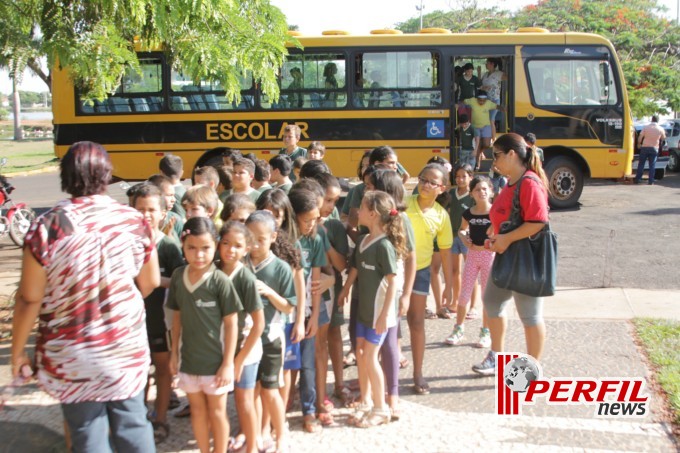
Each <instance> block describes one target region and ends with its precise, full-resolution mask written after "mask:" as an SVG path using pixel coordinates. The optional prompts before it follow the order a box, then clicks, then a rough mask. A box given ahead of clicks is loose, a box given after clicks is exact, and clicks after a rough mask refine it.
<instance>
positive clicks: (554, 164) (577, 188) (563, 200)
mask: <svg viewBox="0 0 680 453" xmlns="http://www.w3.org/2000/svg"><path fill="white" fill-rule="evenodd" d="M545 173H546V176H547V178H548V190H549V194H548V195H549V198H548V201H549V202H550V206H551V207H552V208H554V209H564V208H570V207H572V206H575V205H576V203H578V200H579V198H581V192H583V171H581V169H580V168H579V166H578V165H576V163H575V162H574V161H573V160H571V159H569V158H568V157H566V156H557V157H554V158H552V159H550V160H549V161H547V162H546V163H545Z"/></svg>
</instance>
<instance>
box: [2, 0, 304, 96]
mask: <svg viewBox="0 0 680 453" xmlns="http://www.w3.org/2000/svg"><path fill="white" fill-rule="evenodd" d="M287 29H288V28H287V25H286V20H285V16H284V15H283V14H282V13H281V11H280V10H279V9H278V8H276V7H274V6H272V5H270V4H269V1H268V0H128V1H125V2H116V1H110V0H70V1H69V0H11V1H9V0H8V1H1V2H0V45H1V46H2V52H1V56H0V66H4V67H7V68H8V69H9V72H10V77H12V78H13V79H15V80H16V79H17V78H18V77H20V74H21V73H22V72H23V70H24V69H25V68H26V67H28V68H30V69H31V70H32V71H33V73H35V74H36V75H37V76H38V77H40V78H41V79H42V80H43V81H45V83H46V84H47V86H48V87H50V69H49V68H53V67H54V65H56V64H58V65H60V66H62V67H67V68H68V70H69V72H70V75H71V77H72V78H73V80H74V84H75V86H76V87H78V89H79V93H80V95H81V96H82V97H83V98H84V99H104V98H106V97H107V96H108V95H110V94H112V93H113V92H115V90H116V88H117V87H118V86H119V85H120V82H121V79H122V77H123V75H124V74H125V71H126V69H128V68H130V67H132V68H133V69H134V70H137V71H139V62H138V61H137V57H136V54H135V48H136V47H137V48H139V49H140V50H151V49H163V51H164V52H165V53H166V54H167V56H168V58H169V61H171V62H172V63H173V65H174V66H175V67H177V68H181V69H182V71H183V72H184V73H185V74H188V75H189V76H190V77H191V78H192V80H193V81H194V82H195V83H198V82H199V81H200V80H207V81H212V82H216V81H219V82H220V83H221V84H222V86H224V87H225V90H226V92H227V96H229V97H232V98H234V99H238V97H239V95H240V94H239V93H240V87H239V75H240V74H241V73H242V71H243V72H250V73H252V74H253V77H254V79H255V80H256V81H258V82H259V83H260V86H261V88H262V89H263V91H265V92H266V93H267V94H269V95H270V96H272V97H274V98H276V97H278V92H279V87H278V84H277V81H276V72H277V70H278V68H279V67H280V66H281V64H282V62H283V58H284V55H285V54H286V48H285V43H286V42H287V41H290V40H291V38H290V37H288V35H287ZM41 58H46V60H47V63H48V66H47V67H48V69H47V70H43V69H42V68H41V65H40V59H41Z"/></svg>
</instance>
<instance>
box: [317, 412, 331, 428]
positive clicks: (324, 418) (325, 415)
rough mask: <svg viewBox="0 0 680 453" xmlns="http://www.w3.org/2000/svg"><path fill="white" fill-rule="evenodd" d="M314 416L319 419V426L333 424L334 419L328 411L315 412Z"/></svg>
mask: <svg viewBox="0 0 680 453" xmlns="http://www.w3.org/2000/svg"><path fill="white" fill-rule="evenodd" d="M316 418H317V419H318V420H319V423H321V426H324V427H325V426H334V425H335V420H333V414H331V413H330V412H320V413H318V414H316Z"/></svg>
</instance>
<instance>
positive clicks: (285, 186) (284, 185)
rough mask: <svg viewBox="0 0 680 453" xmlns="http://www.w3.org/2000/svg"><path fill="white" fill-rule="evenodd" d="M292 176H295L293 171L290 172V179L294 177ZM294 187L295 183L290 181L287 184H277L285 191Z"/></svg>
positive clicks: (278, 187)
mask: <svg viewBox="0 0 680 453" xmlns="http://www.w3.org/2000/svg"><path fill="white" fill-rule="evenodd" d="M292 176H293V172H291V173H290V176H289V178H290V179H293V178H292ZM292 187H293V183H290V182H289V183H287V184H281V185H277V186H276V188H277V189H281V190H283V191H284V192H286V193H288V192H290V189H291V188H292Z"/></svg>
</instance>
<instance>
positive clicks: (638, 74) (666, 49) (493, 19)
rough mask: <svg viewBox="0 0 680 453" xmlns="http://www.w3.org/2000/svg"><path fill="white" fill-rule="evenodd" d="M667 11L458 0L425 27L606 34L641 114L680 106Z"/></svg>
mask: <svg viewBox="0 0 680 453" xmlns="http://www.w3.org/2000/svg"><path fill="white" fill-rule="evenodd" d="M664 11H665V10H664V8H663V7H662V6H660V5H659V3H658V2H657V1H656V0H609V1H606V2H605V1H597V0H539V1H538V2H537V3H536V4H532V5H528V6H526V7H524V8H523V9H521V10H519V11H517V12H516V13H514V14H511V13H509V12H507V11H502V10H497V9H495V8H491V9H488V8H479V5H478V4H477V1H476V0H458V1H456V2H454V3H453V4H452V9H451V11H448V12H442V11H435V12H433V13H430V14H427V15H425V16H424V17H423V26H424V27H443V28H448V29H450V30H452V31H454V32H462V31H467V30H469V29H480V28H485V29H488V28H509V29H516V28H519V27H545V28H547V29H549V30H551V31H555V32H557V31H577V32H586V33H597V34H600V35H602V36H604V37H606V38H608V39H609V40H610V41H612V43H613V44H614V47H615V48H616V50H617V53H618V56H619V60H620V61H621V65H622V67H623V72H624V76H625V79H626V84H627V85H628V96H629V101H630V106H631V109H632V111H633V114H634V115H635V116H638V117H641V116H648V115H651V114H653V113H667V112H668V110H669V109H670V110H675V111H678V110H680V90H678V87H679V86H680V27H679V26H678V24H676V23H673V22H672V21H669V20H668V19H665V18H664V17H662V16H661V14H662V13H663V12H664ZM419 25H420V24H419V18H418V17H414V18H412V19H409V20H407V21H405V22H402V23H400V24H398V25H397V28H399V29H401V30H403V31H405V32H415V31H417V30H418V28H419Z"/></svg>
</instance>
